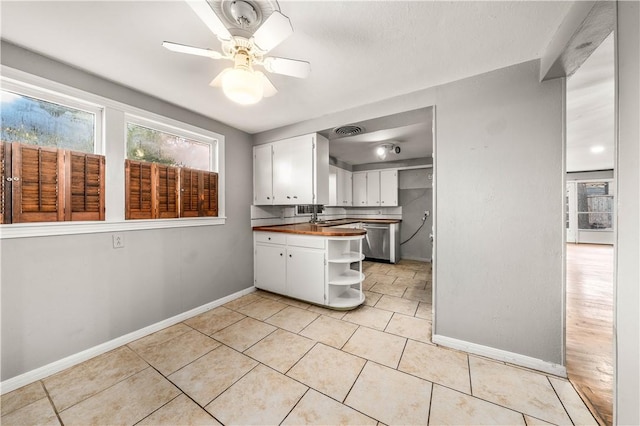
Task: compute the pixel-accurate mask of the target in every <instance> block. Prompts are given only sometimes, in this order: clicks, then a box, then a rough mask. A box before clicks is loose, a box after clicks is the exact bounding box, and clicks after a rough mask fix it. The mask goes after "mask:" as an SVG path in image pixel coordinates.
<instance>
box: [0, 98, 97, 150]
mask: <svg viewBox="0 0 640 426" xmlns="http://www.w3.org/2000/svg"><path fill="white" fill-rule="evenodd" d="M0 101H1V103H2V131H1V135H0V138H1V140H2V141H3V142H20V143H25V144H29V145H38V146H47V147H54V148H63V149H68V150H72V151H80V152H87V153H94V152H96V151H95V148H96V122H97V120H96V112H90V111H87V110H82V109H78V108H73V107H70V106H67V105H64V104H61V103H56V102H49V101H48V100H44V99H39V98H36V97H31V96H27V95H24V94H20V93H17V92H12V91H9V90H2V91H1V92H0Z"/></svg>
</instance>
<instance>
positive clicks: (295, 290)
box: [287, 247, 325, 304]
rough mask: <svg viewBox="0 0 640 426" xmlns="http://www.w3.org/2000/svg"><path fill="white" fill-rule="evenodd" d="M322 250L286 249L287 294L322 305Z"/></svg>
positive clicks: (323, 281) (323, 284) (323, 282)
mask: <svg viewBox="0 0 640 426" xmlns="http://www.w3.org/2000/svg"><path fill="white" fill-rule="evenodd" d="M324 274H325V265H324V250H315V249H307V248H298V247H288V248H287V294H288V295H289V296H291V297H294V298H297V299H301V300H308V301H309V302H313V303H320V304H324V303H325V300H324V288H325V276H324Z"/></svg>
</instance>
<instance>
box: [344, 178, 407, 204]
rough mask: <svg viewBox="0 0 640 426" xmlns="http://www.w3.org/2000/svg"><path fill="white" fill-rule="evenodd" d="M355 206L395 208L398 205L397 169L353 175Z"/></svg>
mask: <svg viewBox="0 0 640 426" xmlns="http://www.w3.org/2000/svg"><path fill="white" fill-rule="evenodd" d="M353 205H354V206H359V207H371V206H374V207H394V206H397V205H398V171H397V170H395V169H389V170H381V171H369V172H355V173H353Z"/></svg>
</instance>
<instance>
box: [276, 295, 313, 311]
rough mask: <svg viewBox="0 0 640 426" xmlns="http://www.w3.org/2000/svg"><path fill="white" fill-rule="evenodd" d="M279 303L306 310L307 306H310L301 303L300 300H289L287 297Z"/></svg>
mask: <svg viewBox="0 0 640 426" xmlns="http://www.w3.org/2000/svg"><path fill="white" fill-rule="evenodd" d="M280 302H282V303H286V304H287V305H289V306H295V307H296V308H300V309H308V308H309V306H311V304H310V303H307V302H303V301H302V300H296V299H290V298H288V297H284V298H283V299H282V300H280Z"/></svg>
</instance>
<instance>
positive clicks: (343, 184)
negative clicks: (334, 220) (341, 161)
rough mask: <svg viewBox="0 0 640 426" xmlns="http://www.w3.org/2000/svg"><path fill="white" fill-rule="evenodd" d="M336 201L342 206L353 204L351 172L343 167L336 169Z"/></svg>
mask: <svg viewBox="0 0 640 426" xmlns="http://www.w3.org/2000/svg"><path fill="white" fill-rule="evenodd" d="M337 178H338V179H337V201H338V205H339V206H342V207H350V206H352V205H353V200H352V191H353V186H352V185H353V183H352V177H351V172H350V171H348V170H344V169H338V174H337Z"/></svg>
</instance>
